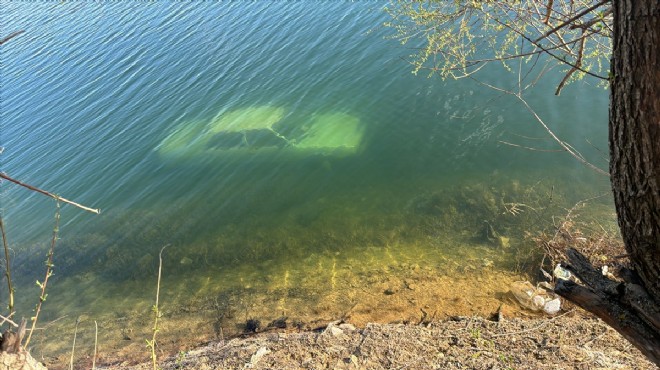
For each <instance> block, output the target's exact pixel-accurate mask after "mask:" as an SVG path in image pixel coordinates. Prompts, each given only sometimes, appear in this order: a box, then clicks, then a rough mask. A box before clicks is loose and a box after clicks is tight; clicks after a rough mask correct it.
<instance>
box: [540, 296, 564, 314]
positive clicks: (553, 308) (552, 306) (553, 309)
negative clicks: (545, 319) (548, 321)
mask: <svg viewBox="0 0 660 370" xmlns="http://www.w3.org/2000/svg"><path fill="white" fill-rule="evenodd" d="M560 309H561V300H560V299H559V298H555V299H552V300H549V301H547V302H545V305H544V306H543V311H545V313H547V314H548V315H554V314H556V313H557V312H559V310H560Z"/></svg>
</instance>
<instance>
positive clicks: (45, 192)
mask: <svg viewBox="0 0 660 370" xmlns="http://www.w3.org/2000/svg"><path fill="white" fill-rule="evenodd" d="M0 177H1V178H3V179H5V180H8V181H11V182H13V183H14V184H17V185H20V186H22V187H24V188H28V189H30V190H32V191H36V192H37V193H41V194H43V195H45V196H48V197H51V198H53V199H55V200H59V201H62V202H64V203H68V204H71V205H72V206H76V207H78V208H80V209H83V210H85V211H88V212H92V213H96V214H99V213H101V210H100V209H97V208H90V207H86V206H83V205H82V204H78V203H76V202H74V201H71V200H68V199H65V198H62V197H61V196H59V195H56V194H53V193H51V192H48V191H46V190H42V189H39V188H36V187H34V186H32V185H29V184H26V183H24V182H21V181H19V180H16V179H14V178H12V177H9V175H7V174H6V173H4V172H0Z"/></svg>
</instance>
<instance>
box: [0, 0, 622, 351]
mask: <svg viewBox="0 0 660 370" xmlns="http://www.w3.org/2000/svg"><path fill="white" fill-rule="evenodd" d="M195 5H196V6H192V5H191V4H179V3H158V4H150V6H146V5H145V6H137V5H136V6H135V7H133V8H132V7H129V6H127V5H125V4H121V3H117V4H104V5H103V6H98V7H92V6H87V5H86V4H84V3H80V4H62V5H61V6H59V5H58V6H55V5H54V4H41V5H39V6H35V7H33V8H32V7H28V6H27V5H24V4H21V3H12V4H11V6H10V7H8V10H7V12H6V14H3V15H2V20H3V22H4V23H6V24H7V25H8V27H10V28H11V27H19V25H18V24H17V23H16V22H17V21H16V20H17V19H24V20H25V22H26V23H25V24H24V25H20V26H21V27H23V26H24V27H26V28H27V26H28V25H29V26H30V30H31V32H30V33H26V36H25V37H24V38H20V39H16V40H12V43H10V44H8V47H7V48H6V49H3V66H6V69H3V79H4V81H5V88H3V89H4V90H3V99H4V100H3V109H2V110H0V113H1V114H2V124H3V127H2V128H3V130H2V134H3V137H2V141H3V142H2V145H3V146H4V147H5V148H6V150H5V152H4V153H3V154H2V157H1V159H2V160H3V163H2V165H3V171H6V172H7V173H10V174H11V175H13V176H15V177H17V178H20V179H21V180H23V181H26V182H29V183H31V184H33V185H36V186H40V187H43V188H45V189H47V190H49V191H53V192H56V193H58V194H61V195H62V196H64V197H67V198H70V199H74V200H76V201H78V202H81V203H83V204H86V205H89V206H93V207H99V208H101V209H102V213H101V214H100V215H92V214H86V213H84V212H82V211H80V210H78V209H75V208H73V207H71V206H67V205H65V206H63V207H62V212H61V225H60V228H59V233H58V238H59V239H58V241H57V245H56V251H55V258H54V264H55V275H53V277H52V279H51V280H50V283H49V284H50V285H49V287H48V291H49V296H48V300H47V302H46V303H45V304H44V312H43V313H42V315H43V316H42V322H43V325H49V323H51V322H54V323H53V324H52V325H50V326H49V328H50V330H49V331H48V332H47V333H46V334H44V337H43V338H44V341H43V342H40V344H39V348H41V349H43V350H44V351H45V353H48V354H53V355H60V356H62V354H63V353H65V352H66V351H67V348H68V347H67V345H65V343H62V342H61V341H57V340H54V338H57V337H58V336H60V337H68V336H70V334H71V330H72V328H73V326H72V325H73V323H75V320H76V318H77V317H82V318H83V323H84V325H83V326H82V327H81V328H82V329H81V330H82V332H81V334H80V335H81V336H82V337H83V338H85V343H87V344H89V343H90V338H91V337H90V336H91V335H92V333H93V332H92V331H91V330H92V329H91V326H90V325H91V323H92V322H93V321H94V320H96V321H98V322H99V323H100V324H101V336H102V338H103V347H102V350H103V352H104V353H105V354H106V355H107V356H110V357H111V356H115V357H121V356H128V353H142V352H143V350H144V348H143V346H142V343H143V339H144V338H146V337H147V336H148V335H149V328H150V322H151V318H150V317H149V314H150V307H151V305H152V304H153V302H154V300H155V294H156V277H157V273H158V265H159V259H158V256H159V252H160V251H161V249H162V248H163V247H164V246H167V248H166V249H165V250H164V252H163V265H162V268H163V278H162V286H161V296H160V297H161V302H162V307H163V310H164V312H165V319H164V320H163V325H164V329H163V336H164V337H169V338H171V339H170V341H173V342H176V341H177V340H179V338H180V340H182V341H186V342H187V343H198V342H203V341H205V340H210V339H212V338H217V337H219V336H220V335H221V334H222V335H225V334H226V335H233V334H238V333H241V332H242V330H243V329H244V328H243V327H242V326H241V325H244V323H245V321H246V320H247V319H248V318H255V319H259V320H260V321H262V322H263V323H264V325H265V324H266V323H267V322H269V321H271V320H274V319H276V318H278V317H280V316H287V317H289V320H290V323H291V325H293V322H294V321H295V320H297V322H298V324H299V326H301V327H305V328H313V326H314V325H315V323H317V322H318V323H321V322H323V320H326V321H327V320H334V319H337V318H341V317H349V316H351V315H352V316H351V317H352V320H354V321H356V322H360V323H364V322H367V321H369V320H372V321H373V320H375V321H405V320H411V319H410V318H411V317H413V316H415V315H418V314H419V312H420V311H419V309H420V307H422V308H424V307H426V306H428V307H436V310H437V311H438V312H440V313H441V314H446V315H449V314H470V313H475V314H488V312H489V311H490V310H494V309H496V308H497V306H498V305H499V304H502V302H507V301H506V291H507V289H508V284H509V283H510V282H511V281H513V280H516V279H521V278H529V276H530V275H526V273H530V272H532V273H535V271H537V270H536V267H537V266H538V263H540V257H541V253H540V252H539V250H538V249H537V248H536V247H535V244H534V242H533V237H534V236H535V235H538V233H540V232H543V231H549V230H553V227H554V225H555V224H556V222H557V220H558V219H559V218H560V217H563V216H564V215H566V213H567V212H568V209H570V208H571V207H573V206H574V205H575V204H576V202H579V201H580V200H583V199H587V198H593V197H595V196H598V195H602V194H606V195H605V196H603V197H600V198H597V199H594V200H592V201H590V202H589V207H587V208H581V209H580V214H581V215H582V216H583V217H585V219H597V220H598V221H599V223H600V225H602V226H603V227H605V228H608V229H610V228H613V227H614V220H613V210H612V206H611V200H610V197H609V195H607V194H608V193H609V185H608V180H607V179H606V178H605V177H604V176H601V175H599V174H596V173H594V172H593V171H590V170H588V169H586V168H585V167H584V166H583V165H581V164H579V163H578V162H577V161H576V160H575V159H574V158H572V157H570V156H569V155H568V154H566V153H563V152H556V151H537V150H528V149H523V148H521V147H513V146H510V145H507V144H505V143H504V142H506V143H514V144H517V145H521V146H526V147H532V148H535V149H543V150H548V149H549V150H556V149H557V146H556V144H555V143H554V142H553V141H552V140H551V139H550V138H549V136H548V134H547V132H546V131H545V130H544V129H543V128H542V127H541V126H540V125H539V124H538V122H535V121H534V119H533V116H532V115H531V114H530V113H529V112H528V111H526V110H525V109H524V107H523V106H522V105H521V104H520V103H519V102H517V101H516V100H514V99H512V98H510V97H507V96H504V95H502V94H500V93H498V92H496V91H493V90H490V89H485V88H483V87H482V86H480V85H478V84H475V83H472V82H470V81H442V80H439V79H434V78H432V79H427V78H425V77H423V76H414V75H412V74H411V73H410V70H411V66H410V65H408V64H407V63H405V62H404V61H402V59H401V57H403V56H406V55H407V54H409V51H408V50H405V49H402V48H400V47H399V45H398V44H397V43H396V42H394V41H393V40H388V39H387V37H386V36H387V35H388V31H387V30H385V29H383V28H381V27H380V24H382V22H384V21H385V20H386V15H385V14H384V13H383V12H382V11H381V9H380V6H382V4H380V3H371V2H369V3H366V2H365V3H358V4H352V5H350V6H343V5H341V4H339V3H319V4H315V5H314V6H311V5H309V4H306V3H269V2H258V3H249V4H248V3H234V4H227V5H225V4H222V5H218V6H213V5H210V4H201V3H200V4H195ZM328 14H336V16H335V17H327V15H328ZM74 15H75V17H74ZM113 19H121V21H112V20H113ZM312 25H313V26H312ZM73 31H75V32H73ZM72 32H73V33H72ZM65 35H69V36H70V37H64V36H65ZM3 48H4V45H3ZM40 53H45V55H47V56H48V57H47V58H44V57H41V54H40ZM25 71H27V72H25ZM483 72H484V75H483V79H484V80H487V81H488V82H490V83H494V84H498V85H500V86H510V85H511V84H512V78H513V76H512V75H511V74H510V73H509V72H508V71H506V70H504V69H500V68H490V69H484V70H483ZM560 80H561V76H558V75H553V74H552V73H549V74H547V75H545V77H544V78H542V79H540V80H539V81H538V84H537V88H536V89H535V90H533V91H531V92H529V93H528V95H527V96H526V98H527V99H528V101H529V103H530V104H531V105H532V106H533V107H534V108H535V109H536V110H537V113H538V114H539V115H540V116H541V117H542V118H543V119H544V120H546V123H547V124H548V125H549V127H551V128H552V129H553V130H554V131H555V132H556V133H557V134H558V135H559V136H560V137H561V138H562V139H564V140H566V141H568V142H569V143H570V144H571V145H573V146H574V147H575V148H576V149H578V150H580V151H581V152H582V153H583V154H584V155H585V157H587V158H588V159H590V160H592V161H594V162H595V163H596V164H597V165H599V166H601V167H606V166H607V164H606V161H605V160H604V159H603V151H604V148H606V146H607V138H606V129H605V127H606V121H607V92H606V91H604V90H602V89H598V88H595V87H593V86H590V85H589V84H588V83H576V84H574V85H570V86H568V87H567V88H565V89H564V92H563V93H562V96H560V97H556V96H554V95H552V92H553V91H554V87H555V86H556V84H557V83H558V81H560ZM5 96H6V99H5ZM605 151H606V150H605ZM2 195H3V197H2V206H3V211H4V214H5V217H6V223H7V227H8V235H9V240H10V242H11V246H12V249H13V251H14V252H15V253H14V259H13V267H14V269H13V274H14V278H15V281H16V284H17V299H18V303H19V304H18V307H19V311H18V312H21V313H24V316H29V315H30V314H31V312H32V311H31V310H32V307H34V304H35V302H36V300H37V297H38V291H37V288H36V286H35V284H34V281H35V280H43V274H44V272H43V271H44V270H45V267H44V263H43V261H44V259H45V255H46V253H47V252H46V251H47V249H48V247H49V243H50V238H51V235H52V231H53V221H54V218H53V216H54V213H55V204H54V201H53V200H51V199H46V198H44V197H42V196H41V195H39V194H33V193H30V192H28V191H27V190H24V189H20V188H18V187H15V186H13V185H11V184H8V183H6V182H3V183H2ZM411 287H416V288H411ZM0 289H2V290H0V292H2V297H6V288H5V286H4V285H0ZM385 292H387V293H385ZM390 293H391V294H390ZM459 295H462V296H463V297H459ZM3 299H4V298H3ZM507 304H508V303H507ZM428 307H427V308H425V309H426V310H430V308H428ZM411 315H412V316H411ZM126 337H130V338H131V340H128V339H126ZM138 342H139V343H138ZM170 344H171V343H170ZM168 348H171V347H168ZM85 351H86V352H85ZM81 353H89V348H88V347H86V349H83V350H81ZM80 356H83V355H80Z"/></svg>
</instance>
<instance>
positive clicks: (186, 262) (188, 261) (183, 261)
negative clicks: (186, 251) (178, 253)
mask: <svg viewBox="0 0 660 370" xmlns="http://www.w3.org/2000/svg"><path fill="white" fill-rule="evenodd" d="M179 263H181V264H182V265H184V266H188V265H192V263H193V260H192V259H190V258H189V257H183V258H182V259H181V261H179Z"/></svg>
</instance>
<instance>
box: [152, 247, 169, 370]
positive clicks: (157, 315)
mask: <svg viewBox="0 0 660 370" xmlns="http://www.w3.org/2000/svg"><path fill="white" fill-rule="evenodd" d="M168 246H169V244H168V245H166V246H164V247H163V248H161V250H160V253H159V254H158V282H157V284H156V304H155V305H154V307H153V312H154V327H153V330H152V332H153V334H152V336H151V340H147V347H150V348H151V362H152V364H153V368H154V370H158V357H157V356H156V334H158V330H159V329H158V319H159V318H160V317H161V313H160V309H159V308H158V298H159V296H160V277H161V272H162V269H163V251H164V250H165V248H167V247H168Z"/></svg>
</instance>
